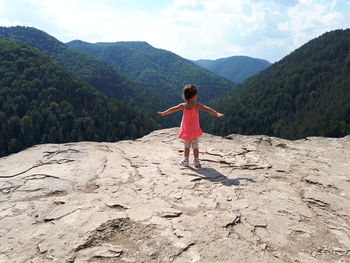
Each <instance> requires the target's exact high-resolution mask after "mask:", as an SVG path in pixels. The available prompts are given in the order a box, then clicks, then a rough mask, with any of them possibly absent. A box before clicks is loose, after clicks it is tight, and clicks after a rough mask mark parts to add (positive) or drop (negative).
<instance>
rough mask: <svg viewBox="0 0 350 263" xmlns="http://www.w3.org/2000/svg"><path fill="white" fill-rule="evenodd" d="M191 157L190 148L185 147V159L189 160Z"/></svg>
mask: <svg viewBox="0 0 350 263" xmlns="http://www.w3.org/2000/svg"><path fill="white" fill-rule="evenodd" d="M189 156H190V148H188V147H186V145H185V149H184V157H185V158H187V159H188V157H189Z"/></svg>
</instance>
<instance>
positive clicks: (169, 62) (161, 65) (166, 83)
mask: <svg viewBox="0 0 350 263" xmlns="http://www.w3.org/2000/svg"><path fill="white" fill-rule="evenodd" d="M67 45H68V46H69V47H70V48H73V49H75V50H77V51H80V52H82V53H85V54H88V55H91V56H94V57H96V58H98V59H100V60H102V61H104V62H106V63H108V64H110V65H112V66H114V67H116V68H117V69H118V70H119V71H121V72H122V73H124V74H126V75H128V76H129V77H130V78H131V79H133V80H135V81H137V82H138V83H140V84H141V85H142V86H144V87H147V88H149V89H151V90H153V91H154V92H155V93H156V94H161V95H163V96H165V97H166V98H168V100H169V101H172V103H178V102H180V101H181V89H182V87H183V86H184V85H186V84H189V83H193V84H196V85H197V86H198V87H199V90H200V100H201V101H202V102H204V103H206V102H207V101H209V100H210V99H213V98H215V97H217V96H218V95H220V94H224V93H225V92H226V91H228V90H231V89H232V88H233V87H234V86H235V84H234V83H232V82H231V81H229V80H226V79H224V78H222V77H220V76H218V75H216V74H214V73H212V72H210V71H208V70H206V69H203V68H201V67H199V66H197V65H195V64H194V63H192V62H191V61H189V60H187V59H184V58H182V57H180V56H178V55H176V54H174V53H172V52H169V51H167V50H163V49H157V48H154V47H152V46H151V45H149V44H148V43H146V42H114V43H95V44H91V43H87V42H83V41H78V40H76V41H72V42H69V43H67Z"/></svg>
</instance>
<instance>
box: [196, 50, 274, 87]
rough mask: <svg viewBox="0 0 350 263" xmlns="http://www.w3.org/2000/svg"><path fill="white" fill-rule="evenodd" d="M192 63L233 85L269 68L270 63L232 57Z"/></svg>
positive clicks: (249, 58)
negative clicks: (227, 80) (229, 81)
mask: <svg viewBox="0 0 350 263" xmlns="http://www.w3.org/2000/svg"><path fill="white" fill-rule="evenodd" d="M193 62H194V63H195V64H196V65H198V66H200V67H202V68H205V69H207V70H209V71H211V72H213V73H215V74H218V75H219V76H221V77H224V78H226V79H229V80H231V81H232V82H235V83H242V82H244V81H245V80H246V79H247V78H249V77H251V76H253V75H255V74H258V73H259V72H260V71H262V70H264V69H266V68H268V67H269V66H271V63H270V62H268V61H266V60H263V59H257V58H252V57H246V56H233V57H227V58H219V59H216V60H210V59H200V60H196V61H193Z"/></svg>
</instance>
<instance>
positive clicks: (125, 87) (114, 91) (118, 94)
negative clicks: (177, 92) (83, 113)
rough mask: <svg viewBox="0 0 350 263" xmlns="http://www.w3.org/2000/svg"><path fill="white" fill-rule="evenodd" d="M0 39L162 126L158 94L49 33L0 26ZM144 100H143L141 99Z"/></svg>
mask: <svg viewBox="0 0 350 263" xmlns="http://www.w3.org/2000/svg"><path fill="white" fill-rule="evenodd" d="M0 37H4V38H7V39H10V40H13V41H16V42H20V43H22V44H25V45H29V46H31V47H35V48H37V49H39V50H41V51H42V52H44V53H45V54H47V55H48V56H50V57H51V58H52V59H53V60H54V61H55V62H57V63H58V64H59V65H61V66H62V67H63V68H65V69H66V70H69V71H70V72H72V73H73V74H74V75H76V77H78V78H80V79H81V80H84V81H86V82H87V83H89V84H90V85H91V86H93V87H94V88H95V89H97V90H99V91H101V92H102V93H104V94H106V95H107V96H108V97H112V98H116V99H119V100H121V101H123V102H125V103H128V104H130V105H131V106H132V107H134V108H136V109H137V110H139V111H142V112H143V113H145V114H148V115H149V116H150V117H153V118H155V119H157V120H158V121H159V122H162V123H165V121H166V120H164V119H163V120H162V119H161V118H158V117H157V116H156V115H155V114H154V112H156V111H157V110H159V108H163V107H166V105H168V104H169V103H167V102H166V101H165V99H164V100H163V99H162V96H161V94H155V93H154V92H152V91H150V90H149V89H146V88H144V87H141V86H140V85H139V84H137V83H135V82H133V81H132V80H130V79H129V78H128V77H127V76H126V75H124V74H122V73H121V72H119V71H117V70H116V69H115V68H113V67H112V66H110V65H108V64H106V63H104V62H102V61H99V60H98V59H96V58H94V57H91V56H88V55H85V54H82V53H79V52H77V51H75V50H72V49H70V48H68V47H67V46H66V45H65V44H64V43H62V42H60V41H58V40H57V39H56V38H54V37H52V36H50V35H49V34H47V33H45V32H43V31H41V30H38V29H36V28H32V27H22V26H17V27H0ZM144 98H147V100H145V99H144Z"/></svg>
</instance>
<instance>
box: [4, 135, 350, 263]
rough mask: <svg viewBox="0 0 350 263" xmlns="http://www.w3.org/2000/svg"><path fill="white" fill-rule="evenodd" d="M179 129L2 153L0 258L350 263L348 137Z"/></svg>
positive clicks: (38, 262)
mask: <svg viewBox="0 0 350 263" xmlns="http://www.w3.org/2000/svg"><path fill="white" fill-rule="evenodd" d="M177 133H178V129H167V130H159V131H155V132H153V133H151V134H149V135H147V136H145V137H144V138H141V139H138V140H133V141H120V142H117V143H96V142H80V143H69V144H47V145H38V146H35V147H32V148H30V149H27V150H25V151H22V152H20V153H18V154H14V155H11V156H8V157H6V158H0V190H1V191H0V225H1V235H0V248H1V253H0V262H6V263H17V262H33V263H34V262H35V263H47V262H76V263H78V262H81V263H83V262H135V263H136V262H137V263H138V262H147V263H167V262H173V263H187V262H193V263H195V262H197V263H199V262H200V263H214V262H220V263H232V262H247V263H248V262H249V263H252V262H259V263H286V262H307V263H309V262H310V263H316V262H317V263H329V262H339V263H340V262H344V263H345V262H349V260H350V222H349V216H350V181H349V164H350V136H347V137H344V138H338V139H334V138H320V137H310V138H308V139H307V140H298V141H288V140H282V139H278V138H272V137H266V136H240V135H230V136H228V137H226V138H221V137H217V136H212V135H209V134H204V136H203V137H202V138H201V156H200V158H201V159H202V165H203V168H201V169H194V168H192V167H190V168H181V167H179V165H178V161H179V160H180V158H181V156H180V155H181V153H180V152H179V151H180V150H181V149H182V145H181V144H180V143H179V141H178V139H177V136H176V135H177ZM150 152H152V154H149V153H150Z"/></svg>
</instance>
